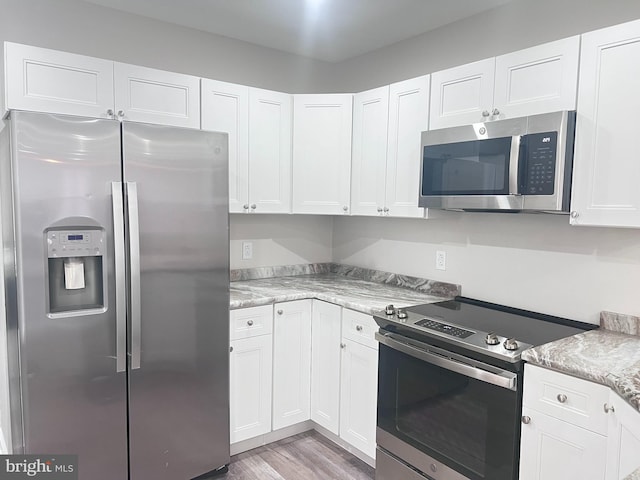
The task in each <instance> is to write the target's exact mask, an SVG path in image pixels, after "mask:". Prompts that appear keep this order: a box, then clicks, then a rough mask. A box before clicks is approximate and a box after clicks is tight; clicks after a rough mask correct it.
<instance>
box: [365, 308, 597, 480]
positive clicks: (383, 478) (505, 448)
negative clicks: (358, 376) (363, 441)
mask: <svg viewBox="0 0 640 480" xmlns="http://www.w3.org/2000/svg"><path fill="white" fill-rule="evenodd" d="M374 319H375V320H376V322H377V323H378V325H379V326H380V331H379V332H378V333H377V334H376V338H377V339H378V341H379V342H380V362H379V374H378V375H379V377H378V427H377V437H376V439H377V444H378V450H377V462H376V480H397V479H400V478H402V479H403V480H404V479H407V480H424V479H425V478H429V479H434V480H466V479H471V480H514V479H517V478H518V460H519V450H520V415H521V411H522V372H523V368H522V364H523V362H522V359H521V355H522V352H523V351H524V350H526V349H527V348H530V347H532V346H537V345H541V344H544V343H547V342H550V341H553V340H557V339H560V338H564V337H568V336H571V335H574V334H576V333H580V332H583V331H585V330H591V329H593V328H597V327H596V326H595V325H590V324H585V323H582V322H576V321H573V320H568V319H563V318H558V317H552V316H549V315H544V314H540V313H535V312H529V311H525V310H520V309H515V308H511V307H506V306H502V305H496V304H491V303H487V302H482V301H479V300H474V299H470V298H465V297H456V298H455V299H454V300H450V301H444V302H438V303H432V304H426V305H418V306H415V307H410V308H407V309H395V308H394V307H393V306H391V305H390V306H388V307H387V308H386V310H385V311H381V312H379V313H377V314H375V315H374Z"/></svg>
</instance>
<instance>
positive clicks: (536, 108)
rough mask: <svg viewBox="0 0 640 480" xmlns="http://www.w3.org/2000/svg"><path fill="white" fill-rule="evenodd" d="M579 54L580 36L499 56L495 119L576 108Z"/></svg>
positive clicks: (493, 116) (497, 59) (497, 62)
mask: <svg viewBox="0 0 640 480" xmlns="http://www.w3.org/2000/svg"><path fill="white" fill-rule="evenodd" d="M579 57H580V37H579V36H575V37H570V38H565V39H563V40H558V41H556V42H551V43H545V44H544V45H538V46H535V47H532V48H527V49H526V50H520V51H518V52H513V53H509V54H507V55H501V56H499V57H496V80H495V92H494V100H493V106H494V108H495V109H496V112H499V113H497V114H494V115H492V119H494V120H496V119H502V118H515V117H524V116H526V115H536V114H539V113H548V112H556V111H559V110H575V109H576V92H577V89H578V60H579ZM492 113H494V111H492Z"/></svg>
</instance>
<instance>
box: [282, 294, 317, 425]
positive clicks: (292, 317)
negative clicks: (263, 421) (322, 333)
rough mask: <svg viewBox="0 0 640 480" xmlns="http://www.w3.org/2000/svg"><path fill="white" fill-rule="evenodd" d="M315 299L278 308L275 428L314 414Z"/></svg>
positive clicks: (289, 303)
mask: <svg viewBox="0 0 640 480" xmlns="http://www.w3.org/2000/svg"><path fill="white" fill-rule="evenodd" d="M311 302H312V301H311V300H299V301H296V302H287V303H277V304H276V305H275V307H274V308H275V312H276V314H275V316H274V319H273V429H274V430H277V429H278V428H283V427H287V426H289V425H293V424H295V423H299V422H304V421H305V420H309V418H310V417H311Z"/></svg>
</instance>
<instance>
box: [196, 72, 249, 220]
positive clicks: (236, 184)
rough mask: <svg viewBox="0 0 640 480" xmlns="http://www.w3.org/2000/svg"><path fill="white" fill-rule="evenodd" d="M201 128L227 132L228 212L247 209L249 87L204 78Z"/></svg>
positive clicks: (240, 211)
mask: <svg viewBox="0 0 640 480" xmlns="http://www.w3.org/2000/svg"><path fill="white" fill-rule="evenodd" d="M202 129H203V130H212V131H216V132H224V133H227V134H228V135H229V211H230V212H232V213H242V212H246V211H248V210H249V143H248V141H247V139H248V138H249V88H248V87H246V86H244V85H236V84H235V83H227V82H218V81H216V80H209V79H206V78H203V79H202Z"/></svg>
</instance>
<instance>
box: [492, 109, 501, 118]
mask: <svg viewBox="0 0 640 480" xmlns="http://www.w3.org/2000/svg"><path fill="white" fill-rule="evenodd" d="M491 115H493V116H494V117H497V116H498V115H500V110H498V109H497V108H494V109H493V112H491Z"/></svg>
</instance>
